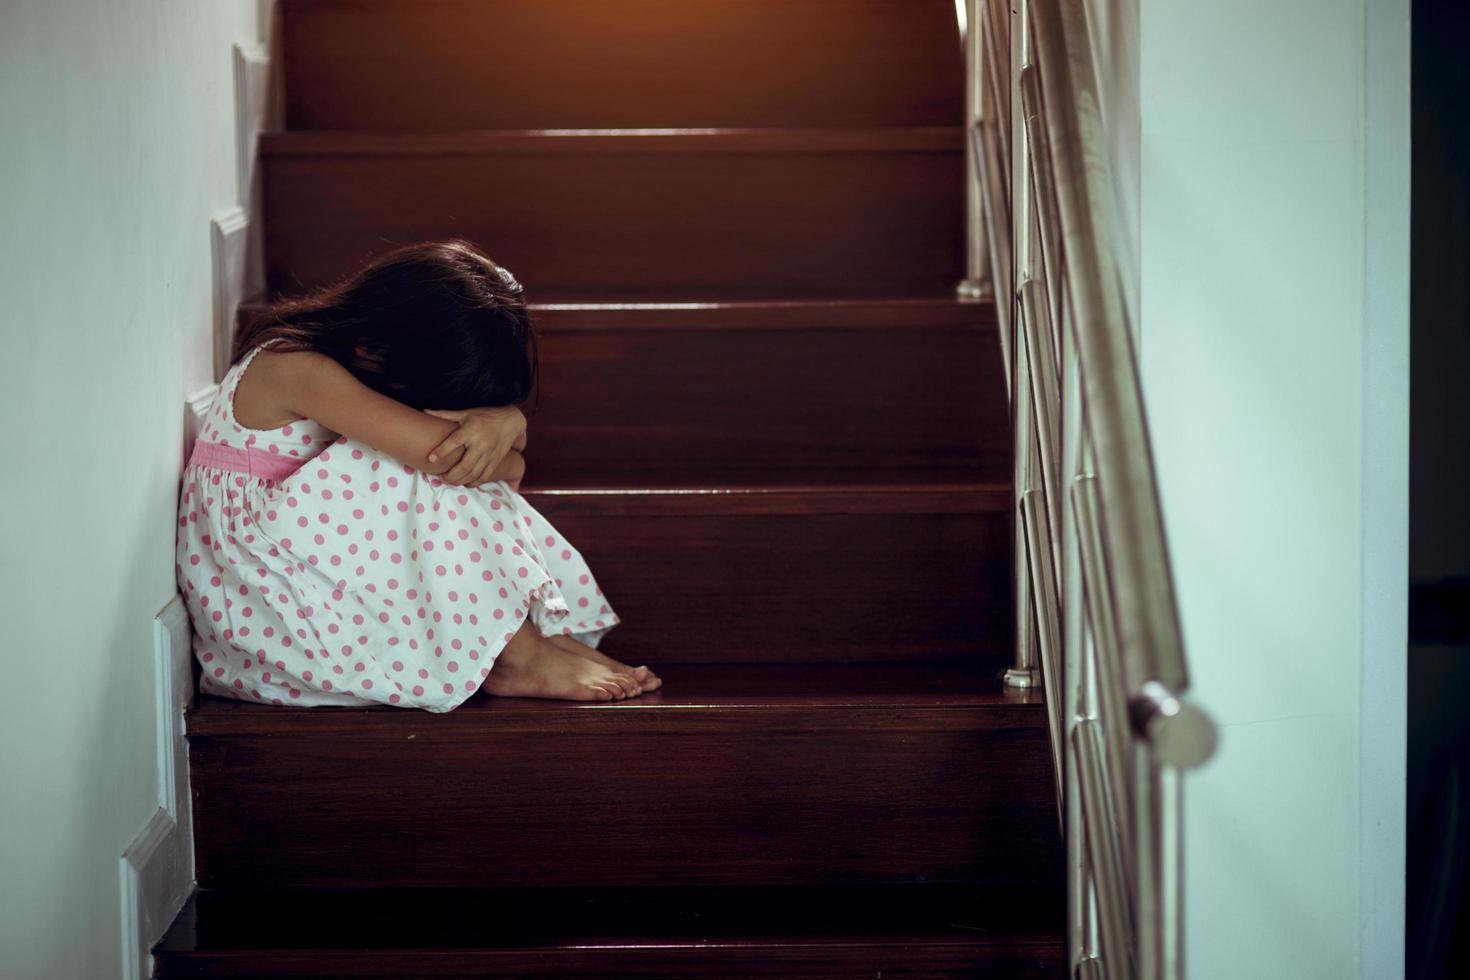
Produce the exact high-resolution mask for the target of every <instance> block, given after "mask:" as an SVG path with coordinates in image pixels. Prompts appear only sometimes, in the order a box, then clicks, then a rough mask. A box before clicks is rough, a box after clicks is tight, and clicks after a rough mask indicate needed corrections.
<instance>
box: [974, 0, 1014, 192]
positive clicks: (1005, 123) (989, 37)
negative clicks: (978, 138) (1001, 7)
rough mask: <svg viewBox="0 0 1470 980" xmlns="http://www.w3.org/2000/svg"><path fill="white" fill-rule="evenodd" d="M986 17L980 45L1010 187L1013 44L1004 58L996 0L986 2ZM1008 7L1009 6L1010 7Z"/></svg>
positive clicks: (1004, 178) (1004, 179)
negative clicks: (997, 35)
mask: <svg viewBox="0 0 1470 980" xmlns="http://www.w3.org/2000/svg"><path fill="white" fill-rule="evenodd" d="M984 7H985V16H984V17H982V18H980V20H981V22H982V23H981V26H980V43H981V44H982V45H983V46H984V52H983V55H982V57H983V60H984V62H985V66H986V68H987V69H988V71H987V72H986V74H987V76H988V77H989V79H990V98H991V100H992V101H991V106H990V110H991V111H990V112H989V113H988V114H987V115H989V116H990V117H991V118H992V120H993V123H994V126H995V131H996V133H997V134H998V141H999V147H1000V150H1001V154H1000V159H1001V160H1003V161H1004V164H1003V167H1004V169H1003V171H1002V173H1001V175H1000V176H1001V181H1002V183H1003V184H1005V185H1006V186H1008V187H1009V186H1010V184H1011V151H1012V146H1011V105H1010V103H1011V99H1010V94H1011V85H1010V77H1009V71H1008V69H1009V67H1010V62H1011V59H1010V44H1009V43H1007V44H1006V49H1005V54H1006V57H1005V58H1004V59H1002V58H1001V46H1000V41H999V39H998V38H997V37H996V17H995V0H986V2H985V3H984ZM1007 7H1009V4H1007ZM1002 65H1005V66H1006V69H1007V72H1006V74H1004V75H1003V74H1002V68H1001V66H1002Z"/></svg>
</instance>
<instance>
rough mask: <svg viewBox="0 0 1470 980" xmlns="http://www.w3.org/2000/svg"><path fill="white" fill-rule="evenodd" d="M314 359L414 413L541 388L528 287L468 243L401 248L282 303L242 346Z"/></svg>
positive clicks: (245, 332) (499, 400) (242, 350)
mask: <svg viewBox="0 0 1470 980" xmlns="http://www.w3.org/2000/svg"><path fill="white" fill-rule="evenodd" d="M268 340H279V341H280V343H278V344H276V345H275V346H274V347H273V348H272V349H273V350H280V351H291V350H310V351H316V352H317V353H320V354H325V355H326V356H328V357H330V358H332V359H333V360H335V361H337V362H338V363H339V364H341V365H342V366H343V367H345V368H346V369H347V370H349V371H351V372H352V373H353V375H355V376H356V377H357V379H358V380H359V381H361V382H362V383H363V384H365V385H367V386H368V387H370V388H373V389H374V390H376V391H379V392H381V393H383V394H385V395H387V396H389V397H390V398H394V399H396V400H398V401H401V402H403V403H405V404H407V405H411V406H413V407H414V408H420V409H423V408H446V409H454V408H477V407H481V406H491V405H497V406H498V405H518V404H520V403H521V402H523V401H525V400H526V398H527V396H528V395H529V394H530V393H531V391H532V390H533V389H534V388H535V385H536V375H537V369H538V353H537V349H536V335H535V331H534V330H533V329H532V327H531V320H530V316H529V315H528V314H527V312H526V303H525V298H524V291H523V290H522V288H521V284H520V283H518V282H516V280H515V278H514V277H513V276H512V275H511V274H510V273H509V272H507V271H506V270H505V269H503V268H501V267H500V266H499V265H496V264H495V263H494V262H493V261H491V260H490V259H489V258H488V257H486V256H485V255H484V253H482V252H480V251H479V250H478V249H477V248H476V247H475V246H474V245H472V244H470V243H469V242H465V241H459V240H451V241H441V242H422V243H420V244H417V245H407V246H404V247H402V248H398V249H395V250H394V251H392V252H388V253H387V254H385V255H381V256H379V257H378V258H376V259H374V260H373V261H372V262H370V263H369V264H368V265H367V266H366V267H365V268H363V269H362V270H361V271H360V272H358V273H357V274H356V275H354V276H352V277H351V278H349V279H347V280H345V281H344V282H341V283H339V284H337V285H335V286H332V287H330V288H327V289H324V290H321V291H320V292H317V293H314V294H312V295H310V296H306V297H303V298H300V299H294V300H288V301H285V302H281V303H277V304H275V305H274V306H272V307H270V309H268V310H266V311H263V312H262V313H261V314H260V315H258V316H256V317H255V318H254V319H252V320H251V322H249V323H248V324H245V325H242V327H241V328H240V331H239V333H238V335H237V336H236V338H235V347H234V351H233V358H232V360H233V361H238V360H239V359H240V358H242V357H244V356H245V354H247V353H248V352H249V351H250V350H252V349H253V348H255V347H257V346H259V345H260V344H263V343H265V342H266V341H268Z"/></svg>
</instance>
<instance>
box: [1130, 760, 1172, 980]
mask: <svg viewBox="0 0 1470 980" xmlns="http://www.w3.org/2000/svg"><path fill="white" fill-rule="evenodd" d="M1133 771H1134V777H1135V779H1136V785H1137V787H1138V790H1137V792H1136V793H1135V794H1134V796H1135V798H1136V799H1137V800H1138V810H1137V813H1136V814H1135V820H1136V822H1137V826H1138V832H1137V834H1136V835H1135V837H1136V840H1137V846H1138V851H1137V854H1138V879H1137V880H1138V897H1137V902H1136V905H1135V909H1136V918H1135V922H1136V924H1137V928H1138V938H1137V950H1138V980H1165V976H1164V957H1163V945H1162V943H1161V942H1160V933H1161V927H1162V925H1163V916H1164V911H1163V904H1164V895H1165V892H1164V890H1163V887H1162V884H1163V883H1162V881H1161V880H1160V870H1161V869H1160V861H1159V858H1160V855H1159V852H1158V844H1159V834H1158V826H1159V803H1160V800H1159V785H1158V783H1159V774H1158V766H1157V764H1156V763H1155V762H1154V760H1153V758H1152V753H1151V752H1150V750H1149V747H1148V745H1147V744H1146V743H1142V742H1139V743H1135V749H1134V763H1133Z"/></svg>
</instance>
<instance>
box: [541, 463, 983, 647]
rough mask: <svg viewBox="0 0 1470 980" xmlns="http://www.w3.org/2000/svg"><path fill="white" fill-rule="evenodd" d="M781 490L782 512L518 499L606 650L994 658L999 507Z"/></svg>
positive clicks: (615, 497)
mask: <svg viewBox="0 0 1470 980" xmlns="http://www.w3.org/2000/svg"><path fill="white" fill-rule="evenodd" d="M769 496H770V497H772V498H775V499H776V500H777V501H778V502H779V497H780V495H769ZM785 496H786V497H787V498H788V499H787V502H786V504H787V506H786V507H785V508H783V509H786V510H787V512H786V513H780V512H778V513H760V512H738V511H737V512H735V513H728V512H726V511H728V510H730V509H731V507H730V505H731V504H737V505H738V504H740V503H741V498H739V497H736V496H734V495H730V494H698V493H695V494H675V495H671V496H669V497H668V498H667V499H668V505H667V506H664V505H663V504H662V502H661V500H660V498H659V497H658V496H656V495H648V494H639V493H634V494H628V495H620V494H616V493H613V494H607V493H596V494H589V495H586V496H579V495H571V494H567V495H555V494H535V493H533V494H530V495H528V499H530V500H531V502H532V504H533V505H534V506H535V507H537V508H538V509H539V510H541V511H542V513H543V514H544V515H545V516H546V517H547V518H548V519H549V520H550V521H551V522H552V523H553V524H554V525H555V526H556V527H557V528H558V529H559V530H560V531H561V533H562V535H563V537H564V538H565V539H566V540H568V541H571V542H572V543H573V544H574V545H575V546H576V547H577V548H578V549H579V550H580V551H581V552H582V555H583V557H584V558H586V560H587V561H588V562H589V563H590V564H591V567H592V568H594V569H596V570H597V572H596V573H597V579H598V582H599V583H600V585H601V587H602V589H603V592H604V593H605V594H606V595H607V597H608V599H609V600H610V602H611V603H612V606H613V608H614V609H615V610H616V611H617V613H618V615H619V616H620V617H622V620H623V623H622V624H621V625H619V626H618V627H617V628H616V629H615V630H613V632H612V633H611V634H609V637H608V639H607V641H606V642H607V650H608V652H609V653H611V654H613V655H614V656H619V657H623V658H631V660H633V661H636V662H638V663H651V664H658V663H687V662H705V661H719V662H750V661H788V662H800V661H814V660H875V661H886V660H899V659H935V658H964V659H967V660H972V661H975V662H977V663H980V664H983V665H987V666H995V665H997V664H999V663H1000V662H1001V661H1003V660H1004V659H1005V656H1006V651H1007V650H1008V649H1009V630H1010V627H1009V623H1010V594H1011V592H1010V589H1011V582H1010V542H1011V537H1012V535H1011V523H1010V517H1009V515H1008V514H1006V513H1004V512H1002V511H1001V510H1000V508H999V507H996V508H995V509H993V510H990V511H989V512H988V513H987V512H980V507H981V506H983V504H984V502H985V501H984V500H983V498H979V497H978V495H976V496H977V499H975V500H967V499H964V497H963V496H962V495H959V494H956V495H955V496H956V497H959V499H957V500H954V501H953V503H954V504H958V505H959V506H945V503H946V501H945V500H944V499H943V496H941V495H936V496H940V499H939V500H938V501H937V503H938V506H937V507H935V508H934V509H933V510H930V508H929V505H928V502H926V501H924V500H923V499H922V498H923V497H924V496H925V495H924V494H909V493H907V492H902V491H900V492H887V493H883V492H879V493H872V494H866V495H850V496H848V499H842V496H846V495H842V496H839V499H837V500H835V501H831V503H829V504H828V505H827V506H823V503H824V500H823V497H822V495H820V494H800V493H795V494H788V495H785ZM996 496H997V497H999V496H1000V495H996ZM864 498H866V499H864ZM829 499H830V498H829ZM992 499H994V498H992ZM1000 499H1004V498H1003V497H1002V498H1000ZM849 501H851V502H849ZM996 502H999V501H998V500H997V501H996ZM741 510H745V508H743V507H742V508H741Z"/></svg>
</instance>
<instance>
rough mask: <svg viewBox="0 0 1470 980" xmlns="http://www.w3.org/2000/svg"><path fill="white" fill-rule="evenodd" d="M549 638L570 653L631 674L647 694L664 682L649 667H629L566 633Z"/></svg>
mask: <svg viewBox="0 0 1470 980" xmlns="http://www.w3.org/2000/svg"><path fill="white" fill-rule="evenodd" d="M547 639H548V640H550V641H551V642H552V643H555V644H556V645H557V646H559V647H561V648H562V649H563V650H566V651H567V652H568V653H575V654H576V655H577V656H579V657H586V658H587V659H588V660H593V661H596V662H597V663H600V664H602V665H603V666H605V667H611V668H612V669H613V670H616V671H621V672H623V673H625V674H631V675H632V676H633V679H634V680H635V681H637V682H638V686H639V688H640V689H641V690H642V692H643V693H644V694H647V693H648V692H649V691H657V690H658V689H659V688H660V687H662V686H663V683H664V682H663V681H662V680H660V679H659V676H658V675H657V674H655V673H654V672H653V671H651V670H649V669H648V668H647V667H629V666H628V665H627V664H625V663H623V662H622V661H621V660H614V659H613V658H612V657H609V656H608V655H607V654H605V653H602V652H601V651H599V650H598V649H597V648H596V647H589V646H588V645H587V644H585V643H582V642H580V641H579V640H574V639H572V638H571V637H570V636H567V635H565V634H558V635H556V636H548V637H547Z"/></svg>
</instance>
